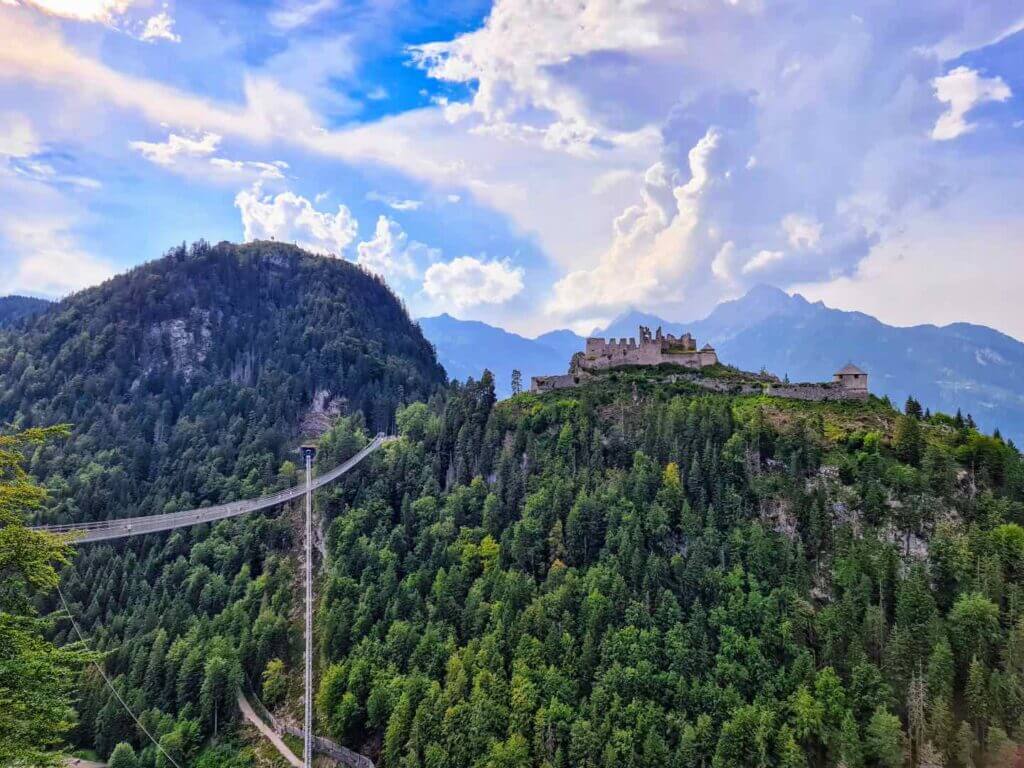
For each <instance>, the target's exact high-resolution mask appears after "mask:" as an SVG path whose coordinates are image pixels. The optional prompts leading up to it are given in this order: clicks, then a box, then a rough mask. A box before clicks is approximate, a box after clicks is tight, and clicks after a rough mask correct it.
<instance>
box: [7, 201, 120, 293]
mask: <svg viewBox="0 0 1024 768" xmlns="http://www.w3.org/2000/svg"><path fill="white" fill-rule="evenodd" d="M67 227H68V222H67V221H65V220H63V219H61V218H53V217H47V216H36V217H32V218H28V219H17V218H14V219H8V220H6V221H5V222H4V223H3V226H2V235H3V237H4V240H5V241H6V242H7V244H8V246H9V247H10V248H12V250H13V251H14V252H15V253H16V254H20V257H19V258H18V259H17V261H16V264H15V268H14V270H13V271H12V272H9V273H7V274H3V273H2V272H0V285H3V288H2V289H0V290H2V292H3V293H17V292H29V293H35V294H43V295H46V296H64V295H67V294H68V293H71V292H72V291H77V290H79V289H81V288H86V287H88V286H91V285H96V284H97V283H100V282H102V281H104V280H106V279H107V278H108V277H110V276H111V275H113V274H114V267H113V265H112V264H110V262H108V261H106V260H104V259H101V258H98V257H96V256H93V255H92V254H90V253H88V252H86V251H84V250H82V249H81V248H79V247H78V245H77V243H76V242H75V240H74V238H73V237H72V236H71V234H70V233H69V232H68V228H67Z"/></svg>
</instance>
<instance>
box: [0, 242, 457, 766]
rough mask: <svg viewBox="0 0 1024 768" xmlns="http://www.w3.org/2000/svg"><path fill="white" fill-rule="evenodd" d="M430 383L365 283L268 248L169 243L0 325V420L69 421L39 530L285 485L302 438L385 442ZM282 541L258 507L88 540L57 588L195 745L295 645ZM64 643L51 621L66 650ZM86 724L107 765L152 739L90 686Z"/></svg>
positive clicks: (392, 308) (425, 365) (133, 685)
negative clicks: (48, 524) (42, 309)
mask: <svg viewBox="0 0 1024 768" xmlns="http://www.w3.org/2000/svg"><path fill="white" fill-rule="evenodd" d="M443 382H444V373H443V370H442V369H441V367H440V366H439V365H438V364H437V362H436V360H435V358H434V355H433V350H432V349H431V347H430V345H429V344H428V343H427V341H426V340H425V339H424V338H423V336H422V334H421V333H420V331H419V329H418V328H417V327H416V326H415V325H414V324H413V323H412V322H411V320H410V319H409V318H408V316H407V315H406V313H405V311H404V309H403V308H402V306H401V304H400V302H399V301H398V300H397V299H396V298H395V296H394V295H393V294H392V293H391V292H390V291H389V290H388V288H387V287H386V286H385V285H384V284H383V283H382V282H381V281H380V280H379V279H378V278H376V277H373V276H371V275H369V274H368V273H366V272H363V271H362V270H361V269H359V268H358V267H355V266H353V265H352V264H350V263H348V262H345V261H341V260H336V259H328V258H323V257H318V256H312V255H310V254H307V253H304V252H302V251H300V250H299V249H297V248H295V247H293V246H289V245H284V244H280V243H252V244H248V245H244V246H236V245H232V244H229V243H221V244H219V245H216V246H209V245H207V244H205V243H197V244H196V245H194V246H193V247H192V248H190V249H187V250H186V249H185V248H180V249H176V250H174V251H172V252H170V253H169V254H168V255H167V256H166V257H164V258H162V259H159V260H157V261H154V262H151V263H149V264H145V265H143V266H141V267H138V268H136V269H133V270H132V271H130V272H128V273H126V274H123V275H120V276H118V277H115V278H113V279H111V280H109V281H107V282H106V283H104V284H103V285H101V286H98V287H96V288H91V289H88V290H85V291H82V292H81V293H78V294H75V295H74V296H72V297H70V298H68V299H66V300H64V301H62V302H61V303H60V304H58V305H56V306H55V307H53V308H52V310H51V311H49V312H47V313H46V314H44V315H42V316H40V317H38V318H36V319H35V320H33V321H31V322H30V323H29V325H27V326H25V327H24V328H19V329H18V330H17V331H16V332H6V333H0V422H3V423H12V424H14V425H16V426H20V427H27V426H31V425H43V424H53V423H60V422H67V423H70V424H71V425H72V427H73V433H72V437H71V438H70V440H68V441H67V442H66V443H65V444H63V445H55V446H51V447H49V448H47V449H44V450H40V451H38V452H37V453H36V454H35V455H33V456H32V459H31V465H30V468H31V471H32V472H33V473H34V474H36V475H37V476H39V477H40V478H43V479H44V480H45V482H46V483H47V485H48V486H49V488H50V489H51V495H52V504H51V505H50V510H49V512H48V513H47V515H46V518H45V519H46V520H47V521H52V522H71V521H78V520H96V519H106V518H112V517H123V516H128V515H140V514H150V513H157V512H164V511H173V510H179V509H187V508H189V507H192V506H199V505H202V504H204V503H216V502H219V501H227V500H231V499H235V498H247V497H253V496H256V495H259V494H262V493H265V492H268V491H272V490H274V489H276V488H280V487H283V486H287V485H291V484H293V483H295V482H296V479H297V478H296V471H295V463H297V462H298V457H297V455H296V454H295V452H294V449H295V447H296V445H297V444H298V442H299V440H300V438H302V437H303V436H304V435H306V434H308V433H310V432H316V431H319V429H322V428H323V427H325V426H326V425H327V424H329V423H330V421H332V420H333V419H334V418H335V417H336V416H337V415H338V414H344V415H346V416H347V417H348V418H350V419H351V420H352V421H353V422H354V423H359V424H364V423H365V424H366V425H367V427H368V428H369V429H371V430H374V431H376V430H378V429H387V428H388V427H389V425H391V424H392V423H393V412H394V409H395V407H396V406H397V405H399V404H401V403H403V402H409V401H412V400H422V399H425V398H428V397H430V395H431V393H432V392H433V391H434V390H435V389H436V388H437V387H438V386H439V385H441V384H443ZM330 450H331V449H330V446H329V445H325V453H327V454H330ZM343 450H346V446H341V447H336V449H335V453H337V451H343ZM291 542H292V530H291V528H290V526H289V523H288V521H287V519H286V517H284V516H282V515H281V514H280V513H279V512H271V513H268V514H266V515H257V516H254V517H253V518H251V519H237V520H234V521H230V522H226V523H221V524H218V525H216V526H214V527H213V528H212V529H211V528H210V527H208V526H201V527H197V528H189V529H182V530H180V531H176V532H173V533H170V534H155V535H149V536H145V537H141V538H137V539H130V540H128V541H126V542H115V543H114V544H112V545H87V546H83V547H82V548H81V550H80V552H79V554H78V556H77V558H76V560H75V562H74V565H73V567H72V568H70V569H68V570H67V572H66V573H65V574H64V586H63V587H62V588H63V590H64V592H65V594H66V595H68V597H69V599H70V600H71V601H72V603H73V605H74V611H75V614H76V615H77V617H78V619H79V622H80V624H81V626H82V630H83V632H84V633H85V634H86V635H87V636H89V637H90V638H92V640H93V642H94V643H95V645H96V646H97V647H98V648H99V649H100V650H105V651H109V655H108V656H107V658H106V661H105V664H106V668H107V670H108V673H109V674H110V675H111V677H112V678H115V679H116V680H117V683H116V684H117V685H118V687H119V688H120V690H121V692H122V695H123V696H124V698H125V699H126V700H128V701H130V702H131V703H132V706H133V708H134V709H135V711H137V712H147V713H148V714H147V717H149V718H150V720H149V722H150V727H151V728H152V729H154V730H156V731H157V733H158V734H164V736H165V737H166V738H168V739H170V740H171V741H172V742H178V743H179V744H180V743H182V742H183V743H184V745H185V746H184V747H182V749H184V751H185V752H186V753H189V754H194V752H195V751H196V750H198V748H199V745H200V744H201V742H202V741H203V738H204V736H205V735H207V734H212V733H213V729H214V727H215V726H217V724H218V723H219V727H220V728H221V730H223V729H224V728H225V726H226V725H227V723H228V721H229V720H230V718H231V717H232V716H233V713H234V712H235V711H236V709H237V707H236V706H235V703H234V693H233V690H232V687H233V685H234V684H236V683H238V682H240V681H241V680H242V679H243V678H244V676H245V675H249V676H250V677H251V678H252V679H258V677H259V674H260V673H261V672H262V671H263V668H264V666H265V665H266V662H267V660H268V659H269V658H271V657H273V656H285V657H287V656H288V653H289V651H290V648H291V647H292V643H293V642H294V640H295V638H296V637H298V635H297V634H293V632H292V630H291V629H290V626H289V625H290V621H289V609H288V606H289V605H290V602H291V588H292V584H291V579H292V575H293V569H294V562H293V561H292V560H291V559H290V558H289V557H288V556H287V555H288V552H289V548H290V545H291ZM69 632H70V627H69V626H68V625H67V624H66V623H60V624H58V626H57V639H58V640H63V639H64V638H66V637H67V636H68V633H69ZM80 716H81V719H80V724H79V728H78V732H77V740H78V742H79V744H80V745H82V746H88V747H95V748H97V750H98V751H99V753H100V755H101V757H104V758H105V757H106V756H107V755H109V753H110V751H111V749H112V748H113V746H114V744H116V743H117V742H119V741H130V742H134V744H135V746H136V747H137V748H142V747H146V746H147V740H146V739H145V738H144V737H143V735H142V734H141V733H139V732H138V730H137V729H136V727H135V726H134V724H133V723H132V722H131V721H130V720H129V719H128V716H127V714H126V713H125V712H124V711H123V710H122V708H121V707H120V705H119V704H118V703H117V702H116V701H115V700H114V698H113V696H112V695H111V694H110V692H109V691H108V690H106V689H105V687H104V685H103V682H102V680H100V679H99V678H98V677H97V676H95V674H92V673H90V674H89V675H87V677H86V679H85V680H84V681H83V691H82V697H81V707H80ZM152 751H153V749H152V747H150V748H149V752H150V753H152ZM151 758H152V754H150V756H149V759H151ZM145 764H151V763H145Z"/></svg>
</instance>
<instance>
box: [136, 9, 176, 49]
mask: <svg viewBox="0 0 1024 768" xmlns="http://www.w3.org/2000/svg"><path fill="white" fill-rule="evenodd" d="M139 37H140V39H142V40H145V41H146V42H147V43H154V42H156V41H157V40H167V41H169V42H172V43H180V42H181V35H178V34H176V33H175V31H174V19H172V18H171V16H170V14H168V13H167V11H162V12H160V13H158V14H156V15H155V16H150V17H149V18H148V19H147V20H146V26H145V28H143V30H142V34H141V35H140V36H139Z"/></svg>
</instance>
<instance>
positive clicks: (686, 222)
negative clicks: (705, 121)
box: [549, 129, 721, 318]
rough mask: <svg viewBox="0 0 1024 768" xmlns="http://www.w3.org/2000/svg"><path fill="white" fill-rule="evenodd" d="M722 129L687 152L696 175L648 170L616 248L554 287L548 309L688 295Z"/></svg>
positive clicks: (619, 228)
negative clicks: (682, 177) (678, 177)
mask: <svg viewBox="0 0 1024 768" xmlns="http://www.w3.org/2000/svg"><path fill="white" fill-rule="evenodd" d="M720 138H721V137H720V134H719V133H718V132H717V131H715V130H714V129H709V130H708V131H707V133H705V134H704V136H702V137H701V138H700V140H698V141H697V143H696V144H694V145H693V147H692V148H691V149H690V151H689V153H688V164H689V178H687V179H686V181H685V182H682V183H674V180H673V175H672V174H671V173H670V172H669V169H668V168H667V167H666V166H665V164H664V163H660V162H659V163H656V164H654V165H652V166H651V167H650V168H648V170H647V172H646V174H645V175H644V179H643V185H642V188H641V193H640V197H641V200H640V203H638V204H636V205H632V206H630V207H628V208H626V209H625V210H624V211H623V212H622V213H621V214H620V215H619V217H618V218H616V219H615V222H614V225H613V228H612V229H613V237H612V243H611V246H610V247H609V248H608V250H607V251H605V252H604V253H603V254H602V255H601V258H600V260H599V262H598V264H597V265H596V266H595V267H594V268H593V269H589V270H577V271H574V272H570V273H569V274H568V275H566V276H565V277H564V278H562V279H561V280H559V281H558V282H557V283H556V284H555V287H554V298H553V300H552V302H551V305H550V307H549V309H550V310H551V311H552V312H554V313H555V314H558V315H563V316H568V317H577V318H578V317H581V316H587V317H593V316H594V315H595V313H598V314H599V313H605V314H606V315H610V314H613V313H615V312H618V311H619V310H621V309H624V308H626V307H629V306H631V305H639V304H641V303H643V302H646V301H657V300H659V299H660V300H664V299H665V298H666V297H668V296H670V295H672V294H675V295H676V296H681V295H682V293H683V291H684V287H683V284H682V282H681V281H682V278H683V277H685V275H686V274H687V272H688V271H689V269H690V268H691V267H692V266H693V265H694V262H693V261H692V260H691V259H689V258H687V257H688V255H692V254H693V253H694V251H695V250H696V241H697V240H698V239H700V238H702V237H707V236H708V235H709V233H708V232H707V231H706V230H705V231H703V232H702V231H701V230H700V228H701V220H700V213H701V207H702V204H703V200H704V197H705V195H706V192H707V189H708V187H709V185H710V184H712V181H713V180H712V175H711V162H712V157H713V155H714V153H715V151H716V148H717V147H718V146H719V142H720Z"/></svg>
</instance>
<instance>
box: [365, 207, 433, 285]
mask: <svg viewBox="0 0 1024 768" xmlns="http://www.w3.org/2000/svg"><path fill="white" fill-rule="evenodd" d="M356 253H357V257H356V262H357V263H358V264H361V265H362V266H364V267H366V268H367V269H369V270H370V271H371V272H376V273H377V274H379V275H381V276H383V277H386V278H388V279H391V280H408V279H412V278H415V277H416V276H417V275H419V272H420V268H419V267H418V266H417V265H418V264H419V263H423V262H425V261H432V260H436V259H437V257H438V256H439V255H440V252H439V251H437V250H435V249H432V248H429V247H428V246H426V245H424V244H423V243H418V242H416V241H415V240H412V241H410V240H409V236H408V235H407V234H406V233H405V232H404V231H403V230H402V228H401V226H399V224H398V222H397V221H395V220H394V219H389V218H388V217H387V216H380V217H379V218H378V219H377V227H376V229H375V230H374V234H373V237H372V238H371V239H370V240H365V241H363V242H361V243H359V244H358V245H357V246H356Z"/></svg>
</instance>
